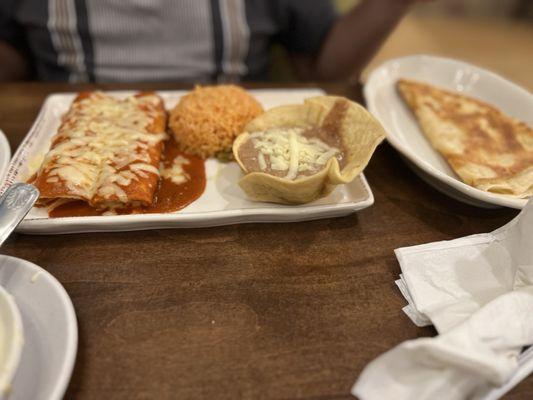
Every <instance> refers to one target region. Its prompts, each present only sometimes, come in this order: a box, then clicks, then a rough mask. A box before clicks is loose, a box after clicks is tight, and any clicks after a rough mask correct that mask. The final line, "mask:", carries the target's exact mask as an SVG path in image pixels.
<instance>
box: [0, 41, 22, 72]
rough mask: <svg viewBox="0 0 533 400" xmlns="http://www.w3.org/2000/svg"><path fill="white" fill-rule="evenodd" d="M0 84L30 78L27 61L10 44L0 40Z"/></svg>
mask: <svg viewBox="0 0 533 400" xmlns="http://www.w3.org/2000/svg"><path fill="white" fill-rule="evenodd" d="M0 60H1V61H0V82H5V81H14V80H20V79H24V78H26V77H28V75H29V66H28V63H27V61H26V59H25V58H24V57H23V56H22V55H21V54H20V53H19V52H18V51H17V50H16V49H15V48H13V47H12V46H11V45H10V44H8V43H7V42H5V41H2V40H0Z"/></svg>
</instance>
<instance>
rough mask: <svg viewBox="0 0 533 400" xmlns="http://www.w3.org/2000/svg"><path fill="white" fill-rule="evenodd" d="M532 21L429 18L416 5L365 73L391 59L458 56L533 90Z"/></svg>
mask: <svg viewBox="0 0 533 400" xmlns="http://www.w3.org/2000/svg"><path fill="white" fill-rule="evenodd" d="M531 38H533V24H532V23H530V22H528V21H517V20H510V19H504V18H479V17H478V18H475V17H437V16H434V17H428V16H420V15H417V14H416V8H415V10H414V12H413V13H411V14H409V15H408V16H407V17H406V18H404V19H403V21H402V22H401V23H400V24H399V25H398V26H397V28H396V30H395V31H394V32H393V33H392V34H391V35H390V37H389V38H388V40H387V41H386V42H385V44H384V46H383V47H382V48H381V50H380V51H379V52H378V54H376V56H375V57H374V59H373V60H372V62H371V63H370V65H369V66H368V68H367V69H366V71H365V74H364V75H368V72H369V71H371V70H372V69H374V68H375V67H376V66H378V65H379V64H381V63H382V62H383V61H386V60H389V59H391V58H396V57H402V56H406V55H411V54H422V53H423V54H433V55H439V56H444V57H452V58H458V59H460V60H464V61H466V62H469V63H473V64H476V65H479V66H481V67H484V68H487V69H490V70H492V71H494V72H497V73H498V74H501V75H503V76H504V77H506V78H507V79H510V80H512V81H514V82H516V83H518V84H519V85H522V86H524V87H525V88H526V89H528V90H530V91H531V90H533V74H532V73H531V65H533V49H532V46H531Z"/></svg>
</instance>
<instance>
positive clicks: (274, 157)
mask: <svg viewBox="0 0 533 400" xmlns="http://www.w3.org/2000/svg"><path fill="white" fill-rule="evenodd" d="M305 130H306V128H304V127H294V128H274V129H269V130H267V131H264V132H254V133H252V134H250V138H251V140H252V144H253V146H254V148H255V149H256V150H257V151H258V157H257V161H258V163H259V168H260V169H261V170H262V171H266V170H267V169H268V167H269V166H270V169H271V170H275V171H287V174H286V175H285V178H286V179H291V180H293V179H295V178H297V177H298V174H299V173H301V172H305V171H314V170H316V171H318V170H319V169H321V168H322V167H323V166H324V165H325V164H326V163H327V162H328V160H329V159H330V158H331V157H335V156H336V155H337V154H339V153H340V151H339V149H337V148H335V147H331V146H328V145H327V144H326V143H324V142H323V141H322V140H320V139H319V138H317V137H310V138H308V137H305V136H304V135H303V132H304V131H305ZM266 156H267V157H268V161H269V163H270V165H268V163H267V161H266V158H267V157H266Z"/></svg>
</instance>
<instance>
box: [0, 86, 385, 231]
mask: <svg viewBox="0 0 533 400" xmlns="http://www.w3.org/2000/svg"><path fill="white" fill-rule="evenodd" d="M250 92H251V93H252V94H253V95H254V96H255V97H256V98H257V99H258V100H259V101H260V102H261V103H262V104H263V106H264V108H265V109H269V108H271V107H275V106H278V105H282V104H298V103H302V102H303V101H304V99H306V98H308V97H312V96H318V95H322V94H324V92H323V91H322V90H320V89H269V90H250ZM110 93H112V94H113V95H115V96H117V97H125V96H128V95H131V94H133V93H135V91H117V92H110ZM185 93H187V92H185V91H163V92H159V94H160V95H161V96H162V98H163V99H164V101H165V106H166V108H167V109H171V108H173V107H174V105H175V104H176V103H177V102H178V100H179V99H180V97H181V96H183V95H184V94H185ZM75 95H76V94H74V93H65V94H53V95H50V96H49V97H48V98H47V99H46V100H45V102H44V104H43V107H42V109H41V112H40V113H39V115H38V117H37V119H36V121H35V123H34V125H33V127H32V128H31V130H30V132H29V133H28V135H27V136H26V138H25V139H24V141H23V142H22V143H21V145H20V146H19V148H18V150H17V152H16V153H15V155H14V156H13V159H12V161H11V164H10V165H11V167H10V169H9V172H8V174H7V177H6V180H5V184H4V187H3V188H2V187H1V186H0V193H1V192H2V190H4V189H5V188H6V187H7V185H10V184H12V183H14V182H17V181H25V180H27V179H28V178H29V177H30V176H31V175H32V174H33V173H34V172H35V171H36V170H37V169H38V168H39V166H40V164H41V162H42V159H43V157H44V155H45V153H46V152H47V151H48V149H49V147H50V138H51V137H52V136H53V134H54V133H55V132H56V131H57V128H58V127H59V124H60V119H61V116H62V115H63V114H64V113H65V112H66V111H67V110H68V108H69V107H70V104H71V103H72V100H73V99H74V97H75ZM205 167H206V177H207V184H206V188H205V191H204V193H203V194H202V196H201V197H200V198H199V199H198V200H196V201H195V202H193V203H192V204H190V205H189V206H188V207H186V208H184V209H183V210H180V211H178V212H176V213H168V214H136V215H119V216H98V217H72V218H49V217H48V214H47V212H46V210H45V209H43V208H33V209H32V210H31V211H30V212H29V213H28V215H27V216H26V218H25V219H24V220H23V221H22V222H21V224H20V225H19V226H18V228H17V231H18V232H24V233H35V234H50V233H77V232H108V231H131V230H141V229H162V228H197V227H208V226H220V225H229V224H237V223H249V222H295V221H306V220H312V219H319V218H330V217H340V216H344V215H348V214H351V213H353V212H355V211H357V210H361V209H363V208H366V207H369V206H371V205H372V204H373V203H374V197H373V195H372V191H371V190H370V187H369V186H368V183H367V181H366V179H365V177H364V175H363V174H361V175H359V176H358V177H357V178H356V179H355V180H354V181H353V182H351V183H349V184H347V185H340V186H339V187H337V188H336V189H335V190H334V191H333V192H332V193H331V194H330V195H329V196H327V197H325V198H323V199H320V200H317V201H314V202H312V203H309V204H304V205H299V206H287V205H281V204H271V203H260V202H254V201H249V200H247V199H246V195H245V194H244V192H243V191H242V190H241V189H240V187H239V185H238V181H239V179H240V178H241V176H242V172H241V170H240V168H239V166H238V165H237V163H235V162H232V163H222V162H219V161H218V160H215V159H209V160H207V161H206V163H205Z"/></svg>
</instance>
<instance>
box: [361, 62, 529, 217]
mask: <svg viewBox="0 0 533 400" xmlns="http://www.w3.org/2000/svg"><path fill="white" fill-rule="evenodd" d="M399 78H409V79H415V80H420V81H423V82H427V83H429V84H432V85H436V86H440V87H443V88H445V89H448V90H453V91H457V92H462V93H464V94H465V95H467V96H472V97H475V98H478V99H480V100H483V101H486V102H488V103H490V104H492V105H494V106H496V107H498V108H499V109H500V110H502V111H503V112H504V113H506V114H508V115H510V116H512V117H515V118H518V119H520V120H522V121H524V122H526V123H528V124H530V125H532V124H533V113H532V112H531V111H532V110H533V96H532V95H531V93H529V92H528V91H527V90H525V89H523V88H522V87H520V86H518V85H516V84H514V83H512V82H510V81H508V80H507V79H505V78H502V77H501V76H499V75H496V74H495V73H493V72H490V71H487V70H485V69H483V68H480V67H476V66H474V65H471V64H467V63H465V62H462V61H457V60H452V59H448V58H442V57H434V56H427V55H416V56H409V57H403V58H398V59H394V60H390V61H388V62H386V63H384V64H382V65H381V66H379V67H378V68H376V69H375V70H374V71H373V72H372V73H371V74H370V77H369V79H368V82H367V83H366V84H365V87H364V95H365V99H366V104H367V107H368V109H369V111H370V112H371V113H372V114H373V115H374V116H375V117H376V118H377V119H378V120H379V121H380V122H381V123H382V125H383V127H384V128H385V131H386V133H387V140H388V141H389V143H390V144H391V145H392V146H393V147H394V148H396V150H398V151H399V152H400V153H401V154H402V155H403V156H405V157H406V158H407V159H408V160H409V161H410V163H408V165H410V166H412V167H413V168H414V169H415V170H416V172H417V174H419V175H421V176H424V175H425V176H424V180H425V181H426V182H427V183H429V184H430V185H432V186H434V187H435V188H437V189H438V190H440V191H441V192H444V193H446V194H447V195H449V196H450V197H453V198H456V199H459V200H461V201H465V202H467V203H470V204H473V205H477V206H481V207H487V206H490V205H492V206H494V205H496V206H505V207H512V208H518V209H520V208H523V207H524V206H525V204H526V202H527V200H526V199H516V198H512V197H509V196H505V195H498V194H495V193H489V192H485V191H483V190H479V189H476V188H474V187H472V186H469V185H467V184H466V183H464V182H462V181H461V180H460V179H459V178H458V177H457V175H455V173H454V172H453V170H452V169H451V168H450V166H449V165H448V163H447V162H446V160H445V159H444V158H443V157H441V155H440V154H439V153H438V152H437V151H436V150H434V149H433V147H432V146H431V144H430V143H429V142H428V140H427V139H426V138H425V136H424V134H423V133H422V131H421V130H420V128H419V126H418V123H417V121H416V119H415V118H414V117H413V115H412V113H411V111H410V110H409V109H408V108H407V106H406V105H405V104H404V102H403V100H402V99H401V98H400V96H399V95H398V93H397V90H396V81H397V80H398V79H399Z"/></svg>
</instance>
